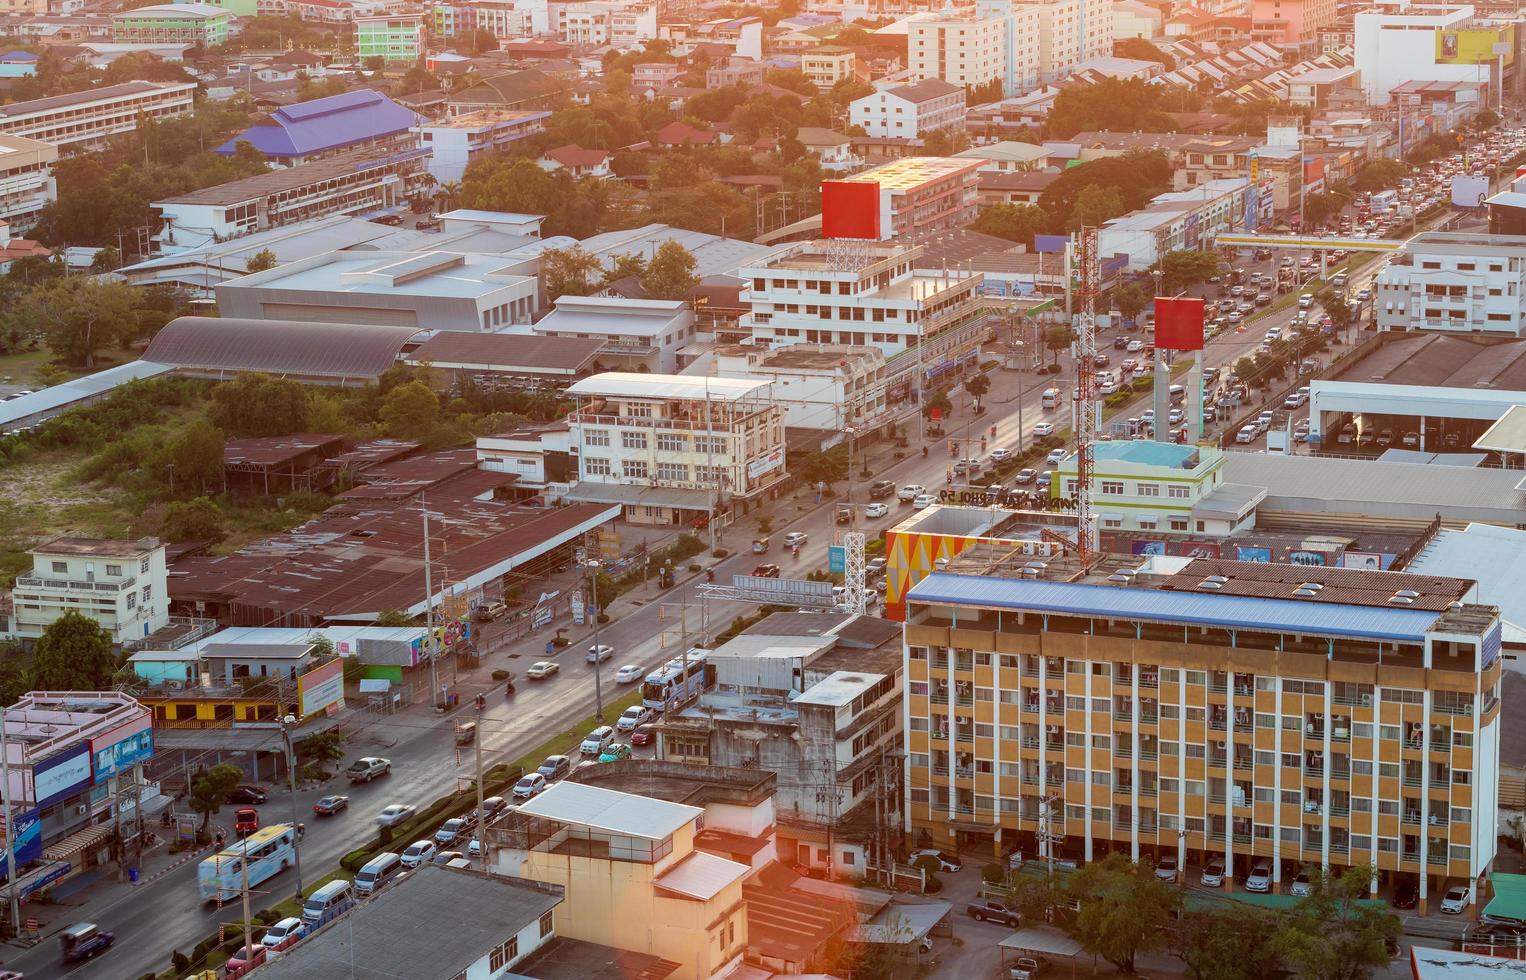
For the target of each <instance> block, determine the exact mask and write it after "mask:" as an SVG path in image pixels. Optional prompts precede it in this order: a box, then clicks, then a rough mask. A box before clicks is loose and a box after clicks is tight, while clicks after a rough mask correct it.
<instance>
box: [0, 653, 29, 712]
mask: <svg viewBox="0 0 1526 980" xmlns="http://www.w3.org/2000/svg"><path fill="white" fill-rule="evenodd" d="M33 686H34V685H33V684H32V662H31V661H30V660H29V659H27V657H26V655H25V654H24V653H22V651H21V649H20V648H19V647H17V646H16V645H15V644H13V643H6V644H3V645H0V698H3V699H4V701H5V703H6V704H15V703H16V702H17V700H19V699H20V697H21V696H22V695H23V694H25V693H26V692H28V691H30V690H32V689H33Z"/></svg>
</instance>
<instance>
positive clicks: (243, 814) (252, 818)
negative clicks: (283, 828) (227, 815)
mask: <svg viewBox="0 0 1526 980" xmlns="http://www.w3.org/2000/svg"><path fill="white" fill-rule="evenodd" d="M259 829H260V811H258V810H256V809H254V808H253V807H247V806H246V807H240V808H239V809H237V810H235V811H233V832H234V833H235V834H237V835H239V836H240V837H248V836H249V835H250V834H252V833H254V832H255V831H256V830H259Z"/></svg>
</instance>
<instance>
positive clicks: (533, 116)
mask: <svg viewBox="0 0 1526 980" xmlns="http://www.w3.org/2000/svg"><path fill="white" fill-rule="evenodd" d="M550 117H551V113H549V112H544V111H536V110H522V111H519V110H512V109H502V110H493V109H483V110H482V111H480V112H471V113H467V114H466V115H463V116H451V117H447V118H444V119H435V120H431V121H429V122H420V123H419V124H418V125H417V126H415V127H414V128H413V132H414V133H416V134H417V135H418V138H419V141H420V143H421V144H422V145H423V147H424V149H426V150H428V151H429V163H428V169H429V173H430V175H431V176H432V177H434V179H435V180H437V181H439V182H440V183H442V184H443V183H445V182H446V181H457V182H459V181H460V180H461V176H462V175H463V174H465V173H466V166H467V164H468V163H470V162H471V159H472V157H474V156H476V155H478V154H480V153H487V152H489V151H490V150H498V149H502V148H503V147H506V146H509V145H511V144H513V143H516V142H518V141H519V140H522V139H526V138H527V137H530V136H535V135H538V134H540V133H544V132H545V131H546V126H545V121H546V120H547V119H549V118H550Z"/></svg>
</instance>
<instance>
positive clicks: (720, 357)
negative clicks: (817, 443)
mask: <svg viewBox="0 0 1526 980" xmlns="http://www.w3.org/2000/svg"><path fill="white" fill-rule="evenodd" d="M698 366H699V365H698V364H696V365H695V367H698ZM704 367H705V370H706V372H713V373H714V374H715V375H716V376H719V377H723V378H768V379H769V380H771V381H772V382H773V385H774V402H775V403H776V404H778V405H780V406H781V407H782V408H783V409H784V427H785V428H786V429H790V430H801V431H804V432H813V433H825V434H826V435H827V443H826V444H828V445H830V444H833V443H836V442H838V441H840V440H842V439H843V438H845V433H847V432H848V431H849V430H850V429H851V430H854V431H856V432H858V433H860V434H861V437H862V436H868V435H871V434H873V433H876V432H877V431H878V430H879V429H880V428H881V427H882V426H884V425H885V424H887V423H889V422H891V421H894V419H895V418H896V417H897V416H898V415H899V414H901V413H899V412H897V411H895V410H894V409H893V407H892V406H891V405H890V404H888V394H889V383H888V379H887V378H886V374H885V355H884V353H883V352H882V351H881V350H880V349H879V348H878V347H873V346H870V347H850V346H846V345H842V344H789V345H786V346H783V347H775V348H772V349H770V348H767V347H759V346H757V345H754V344H731V345H728V346H725V347H717V348H716V349H715V351H714V352H713V354H712V355H711V358H710V360H709V361H708V362H705V363H704ZM687 373H690V374H694V373H699V372H695V371H694V370H693V368H692V367H691V368H690V370H689V371H688V372H687ZM900 407H901V408H905V407H907V406H904V405H903V406H900Z"/></svg>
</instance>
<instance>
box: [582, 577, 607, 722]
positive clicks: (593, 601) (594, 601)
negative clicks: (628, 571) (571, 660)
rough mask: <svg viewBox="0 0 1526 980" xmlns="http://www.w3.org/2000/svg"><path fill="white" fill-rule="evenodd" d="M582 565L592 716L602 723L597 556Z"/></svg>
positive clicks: (602, 697)
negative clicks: (589, 617)
mask: <svg viewBox="0 0 1526 980" xmlns="http://www.w3.org/2000/svg"><path fill="white" fill-rule="evenodd" d="M583 567H584V568H586V569H588V594H589V608H590V610H591V611H592V613H593V650H592V651H591V652H592V653H593V716H594V718H596V719H597V720H598V722H599V724H601V725H602V724H603V723H604V688H603V685H602V684H601V682H600V680H599V665H600V664H601V663H602V662H603V661H602V660H601V658H600V656H599V652H600V651H599V616H600V615H601V614H602V613H603V610H602V609H600V608H599V568H600V563H599V560H598V559H597V558H589V559H588V560H586V561H584V562H583Z"/></svg>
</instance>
